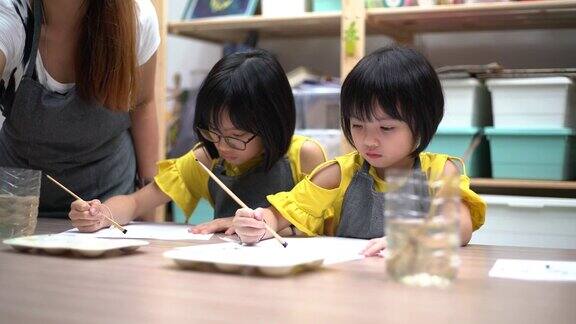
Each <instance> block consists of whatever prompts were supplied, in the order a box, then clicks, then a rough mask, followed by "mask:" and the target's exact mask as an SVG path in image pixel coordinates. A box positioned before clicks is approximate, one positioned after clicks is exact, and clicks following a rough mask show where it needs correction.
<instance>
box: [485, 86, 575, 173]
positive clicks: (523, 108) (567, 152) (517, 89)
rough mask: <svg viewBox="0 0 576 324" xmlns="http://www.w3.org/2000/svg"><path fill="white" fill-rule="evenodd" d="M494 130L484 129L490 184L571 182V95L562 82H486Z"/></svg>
mask: <svg viewBox="0 0 576 324" xmlns="http://www.w3.org/2000/svg"><path fill="white" fill-rule="evenodd" d="M487 85H488V88H489V89H490V91H491V93H492V98H493V107H494V127H490V128H487V129H486V135H487V137H488V140H489V142H490V150H491V155H492V171H493V176H494V178H511V179H540V180H571V179H574V177H575V176H576V172H575V171H576V140H575V135H576V133H575V131H574V129H575V126H576V112H575V110H576V95H575V88H574V83H573V81H572V80H571V79H569V78H567V77H542V78H520V79H519V78H516V79H492V80H488V81H487Z"/></svg>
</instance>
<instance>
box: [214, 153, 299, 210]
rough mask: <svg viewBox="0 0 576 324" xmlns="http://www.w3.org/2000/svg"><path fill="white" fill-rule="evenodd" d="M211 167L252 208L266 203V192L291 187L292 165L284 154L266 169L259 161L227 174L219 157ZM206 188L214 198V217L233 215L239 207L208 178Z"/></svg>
mask: <svg viewBox="0 0 576 324" xmlns="http://www.w3.org/2000/svg"><path fill="white" fill-rule="evenodd" d="M212 171H213V173H214V174H215V175H216V176H217V177H218V179H220V180H221V181H222V182H223V183H224V184H225V185H226V186H227V187H228V188H229V189H230V190H232V192H234V193H235V194H236V196H238V198H240V200H242V201H243V202H244V203H245V204H246V205H247V206H248V207H250V208H253V209H256V208H258V207H268V206H270V203H269V202H268V200H266V196H268V195H271V194H275V193H278V192H282V191H289V190H291V189H292V188H293V187H294V179H293V178H292V169H291V168H290V162H289V161H288V159H287V158H286V157H283V158H281V159H280V160H278V162H276V164H274V166H273V167H272V169H270V170H269V171H267V172H266V171H264V167H263V165H262V164H260V165H258V166H256V167H255V168H253V169H252V170H250V171H248V172H246V173H245V174H242V175H240V176H237V177H231V176H228V175H226V170H225V169H224V160H222V159H220V161H219V162H218V163H217V164H216V165H215V166H214V168H213V170H212ZM208 190H209V192H210V196H211V197H212V201H214V218H222V217H230V216H234V214H236V210H238V209H239V208H241V207H240V206H239V205H238V204H237V203H236V202H235V201H234V200H233V199H232V198H230V196H228V194H227V193H226V192H224V190H222V189H221V188H220V186H218V184H217V183H216V181H214V180H212V178H210V180H209V181H208Z"/></svg>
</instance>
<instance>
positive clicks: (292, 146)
mask: <svg viewBox="0 0 576 324" xmlns="http://www.w3.org/2000/svg"><path fill="white" fill-rule="evenodd" d="M295 120H296V117H295V108H294V98H293V96H292V90H291V88H290V84H289V83H288V79H287V78H286V74H285V73H284V70H283V69H282V67H281V66H280V64H279V63H278V61H277V60H276V59H275V58H274V57H273V56H272V55H271V54H269V53H267V52H265V51H262V50H255V51H249V52H243V53H236V54H232V55H229V56H226V57H224V58H223V59H221V60H220V61H219V62H218V63H216V65H215V66H214V67H213V68H212V70H211V71H210V72H209V74H208V75H207V77H206V79H205V80H204V82H203V84H202V86H201V88H200V91H199V93H198V98H197V102H196V112H195V120H194V129H195V131H196V133H197V135H198V138H199V139H200V140H201V143H199V144H198V145H196V146H195V147H194V148H193V149H192V150H191V151H190V152H189V153H187V154H186V155H184V156H182V157H180V158H177V159H171V160H165V161H161V162H159V163H158V168H159V171H158V175H157V176H156V177H155V178H154V182H153V183H151V184H149V185H147V186H146V187H144V188H143V189H141V190H139V191H137V192H136V193H134V194H131V195H123V196H116V197H113V198H111V199H109V200H107V201H106V202H105V203H104V204H106V206H107V207H108V208H109V209H110V210H111V213H112V215H113V217H114V218H115V220H116V221H117V222H119V223H121V224H126V223H128V222H129V221H131V220H133V219H134V218H135V217H137V216H139V215H143V214H144V213H146V212H147V211H149V210H151V209H153V208H155V207H157V206H160V205H162V204H165V203H167V202H169V201H170V200H173V201H174V202H176V204H178V206H180V207H181V208H182V209H183V210H184V212H185V214H186V215H190V214H191V213H192V212H193V210H194V209H195V208H196V205H197V203H198V201H199V200H200V199H201V198H204V199H207V200H208V201H209V202H210V203H211V204H212V206H213V207H214V218H215V219H214V220H213V221H211V222H208V223H204V224H200V225H197V226H195V227H193V228H192V229H191V231H192V232H193V233H213V232H219V231H226V233H227V234H232V233H234V229H233V228H232V217H233V216H234V213H235V212H236V210H237V209H238V207H239V206H238V204H237V203H236V202H234V200H232V199H231V198H230V197H229V196H228V195H227V194H226V193H225V192H224V191H223V190H222V189H221V188H220V187H219V186H218V185H217V184H216V182H215V181H214V180H212V179H211V178H210V177H209V175H208V174H207V173H206V171H205V170H203V168H202V166H200V165H199V164H198V163H202V164H204V165H205V166H206V167H208V168H210V169H211V170H212V172H213V173H214V174H216V176H217V177H218V178H219V179H220V180H221V181H222V182H224V183H225V184H226V186H227V187H228V188H230V189H231V190H232V191H233V192H234V193H235V194H236V195H237V196H238V197H239V198H240V199H241V200H242V201H243V202H245V203H246V204H248V206H253V207H254V208H257V207H267V206H269V205H270V204H269V203H268V202H267V200H266V196H267V195H270V194H274V193H277V192H281V191H289V190H291V189H292V188H293V187H294V185H295V184H296V183H298V182H299V181H301V180H302V179H304V177H305V176H306V175H307V174H309V173H310V172H311V171H312V170H313V169H314V168H315V167H316V166H318V165H319V164H321V163H323V162H325V161H326V158H325V154H324V151H323V149H322V147H321V146H320V145H319V144H318V143H317V142H315V141H312V140H310V139H308V138H306V137H303V136H297V135H294V128H295ZM100 205H101V202H100V201H98V200H93V201H90V202H88V203H86V202H82V201H76V202H74V203H72V206H71V211H70V214H69V216H70V219H72V222H73V224H74V225H75V226H76V227H77V228H78V229H79V230H80V231H83V232H90V231H95V230H98V229H100V228H102V227H106V226H110V223H109V221H108V220H106V218H104V217H103V212H105V210H103V209H102V208H101V207H102V206H100Z"/></svg>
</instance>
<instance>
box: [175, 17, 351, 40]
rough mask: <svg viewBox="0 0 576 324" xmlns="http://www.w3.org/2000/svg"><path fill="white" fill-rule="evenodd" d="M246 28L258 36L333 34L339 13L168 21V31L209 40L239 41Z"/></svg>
mask: <svg viewBox="0 0 576 324" xmlns="http://www.w3.org/2000/svg"><path fill="white" fill-rule="evenodd" d="M249 31H258V33H259V36H260V37H261V38H298V37H309V36H337V35H339V34H340V13H338V12H332V13H307V14H305V15H301V16H295V17H262V16H248V17H244V16H234V17H222V18H204V19H195V20H190V21H178V22H175V21H173V22H170V23H169V24H168V32H169V33H171V34H175V35H182V36H188V37H191V38H196V39H201V40H206V41H212V42H218V43H221V42H241V41H244V39H245V38H246V34H247V33H248V32H249Z"/></svg>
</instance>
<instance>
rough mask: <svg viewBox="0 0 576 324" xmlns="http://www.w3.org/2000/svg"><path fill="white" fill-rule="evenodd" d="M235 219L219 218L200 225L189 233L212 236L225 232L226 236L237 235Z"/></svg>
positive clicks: (192, 228) (190, 229) (189, 230)
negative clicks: (212, 234) (233, 221)
mask: <svg viewBox="0 0 576 324" xmlns="http://www.w3.org/2000/svg"><path fill="white" fill-rule="evenodd" d="M233 219H234V217H225V218H217V219H215V220H212V221H210V222H206V223H202V224H198V225H195V226H192V227H191V228H189V229H188V232H190V233H194V234H211V233H217V232H224V234H225V235H232V234H234V233H236V231H235V230H234V225H233V223H232V220H233Z"/></svg>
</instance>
